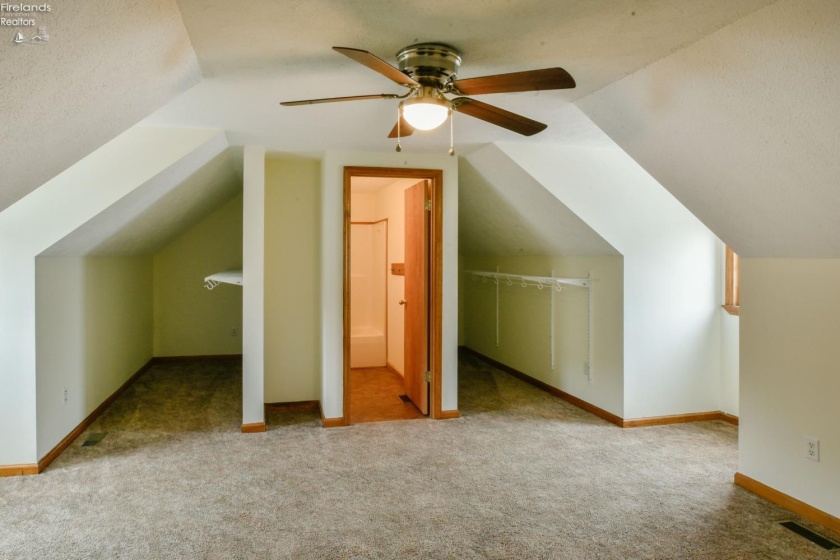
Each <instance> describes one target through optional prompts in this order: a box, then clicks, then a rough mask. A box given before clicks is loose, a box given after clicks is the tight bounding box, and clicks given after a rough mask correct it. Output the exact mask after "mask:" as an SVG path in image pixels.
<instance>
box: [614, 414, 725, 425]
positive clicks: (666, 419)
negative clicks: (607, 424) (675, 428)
mask: <svg viewBox="0 0 840 560" xmlns="http://www.w3.org/2000/svg"><path fill="white" fill-rule="evenodd" d="M709 420H723V421H724V422H728V423H729V424H732V425H734V426H737V425H738V417H737V416H734V415H732V414H727V413H726V412H721V411H719V410H714V411H709V412H692V413H689V414H673V415H671V416H648V417H646V418H631V419H629V420H624V423H623V425H622V427H623V428H647V427H650V426H665V425H667V424H683V423H685V422H708V421H709Z"/></svg>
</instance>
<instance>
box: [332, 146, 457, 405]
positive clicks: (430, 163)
mask: <svg viewBox="0 0 840 560" xmlns="http://www.w3.org/2000/svg"><path fill="white" fill-rule="evenodd" d="M345 166H371V167H407V168H422V169H442V170H443V239H444V245H443V333H442V336H443V379H442V387H443V394H442V406H443V410H455V409H457V407H458V346H457V343H458V161H457V159H455V158H453V157H450V156H447V155H440V156H438V155H423V154H408V153H401V154H396V153H392V154H389V153H374V152H327V153H326V154H325V156H324V162H323V181H322V191H321V192H322V196H321V201H322V206H321V208H322V214H321V220H322V221H321V236H322V237H321V251H322V252H321V259H322V260H321V281H322V284H321V305H322V308H321V338H322V344H323V347H322V348H321V360H322V363H321V366H322V370H321V376H322V377H321V378H322V391H321V406H322V407H323V411H324V415H325V416H326V417H327V418H338V417H341V416H342V396H343V391H344V388H343V364H342V359H343V352H342V346H343V338H342V330H343V322H342V312H343V301H342V300H343V277H344V275H343V272H342V271H343V262H344V261H343V234H342V230H343V224H344V200H343V198H344V195H343V192H344V167H345Z"/></svg>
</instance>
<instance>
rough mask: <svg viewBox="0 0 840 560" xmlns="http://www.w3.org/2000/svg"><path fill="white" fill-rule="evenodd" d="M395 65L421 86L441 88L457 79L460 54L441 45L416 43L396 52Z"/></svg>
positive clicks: (451, 48) (449, 47)
mask: <svg viewBox="0 0 840 560" xmlns="http://www.w3.org/2000/svg"><path fill="white" fill-rule="evenodd" d="M397 64H398V65H399V69H400V70H401V71H403V72H405V73H406V74H408V75H409V76H411V77H412V78H414V79H415V80H417V81H418V82H420V83H421V84H422V85H424V86H431V87H437V88H442V87H444V86H445V85H446V84H447V83H449V82H451V81H452V80H454V79H455V78H456V77H457V75H458V68H459V67H460V66H461V53H459V52H458V50H457V49H456V48H454V47H452V46H449V45H445V44H443V43H418V44H416V45H411V46H409V47H405V48H404V49H402V50H401V51H400V52H398V53H397Z"/></svg>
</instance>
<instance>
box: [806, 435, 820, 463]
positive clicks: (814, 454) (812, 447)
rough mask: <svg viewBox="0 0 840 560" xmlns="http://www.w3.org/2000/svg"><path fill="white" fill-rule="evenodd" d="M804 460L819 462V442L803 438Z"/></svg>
mask: <svg viewBox="0 0 840 560" xmlns="http://www.w3.org/2000/svg"><path fill="white" fill-rule="evenodd" d="M805 458H806V459H811V460H812V461H819V460H820V440H818V439H817V438H811V437H807V436H806V437H805Z"/></svg>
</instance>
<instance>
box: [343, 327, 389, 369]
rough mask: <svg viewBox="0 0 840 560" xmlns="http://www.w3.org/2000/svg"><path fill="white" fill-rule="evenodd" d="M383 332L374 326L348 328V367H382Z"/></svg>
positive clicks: (383, 352)
mask: <svg viewBox="0 0 840 560" xmlns="http://www.w3.org/2000/svg"><path fill="white" fill-rule="evenodd" d="M384 366H385V333H383V332H380V331H378V330H376V328H374V327H353V328H351V329H350V367H351V368H364V367H384Z"/></svg>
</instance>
